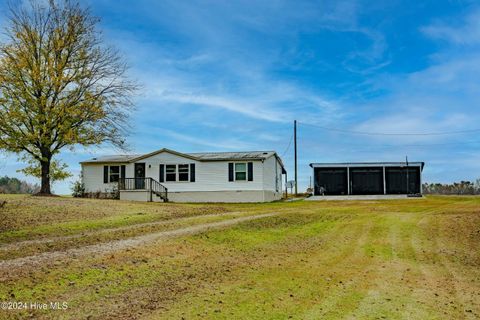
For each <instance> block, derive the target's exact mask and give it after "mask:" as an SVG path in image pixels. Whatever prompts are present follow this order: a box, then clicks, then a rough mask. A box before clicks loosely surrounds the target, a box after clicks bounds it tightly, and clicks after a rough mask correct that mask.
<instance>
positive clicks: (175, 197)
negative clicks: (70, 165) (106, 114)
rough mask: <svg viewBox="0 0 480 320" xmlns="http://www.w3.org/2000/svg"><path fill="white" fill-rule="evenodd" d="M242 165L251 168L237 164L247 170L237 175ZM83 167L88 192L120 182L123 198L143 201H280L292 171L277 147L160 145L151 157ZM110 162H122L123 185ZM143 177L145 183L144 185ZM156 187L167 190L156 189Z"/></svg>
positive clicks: (113, 159) (121, 158)
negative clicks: (187, 149)
mask: <svg viewBox="0 0 480 320" xmlns="http://www.w3.org/2000/svg"><path fill="white" fill-rule="evenodd" d="M240 163H241V164H245V170H246V171H243V169H242V168H243V167H242V166H237V167H239V168H240V167H241V168H240V169H242V172H238V173H237V174H236V172H235V167H236V164H240ZM81 165H82V181H83V184H84V187H85V191H86V192H87V193H97V192H101V193H108V192H112V191H113V190H115V189H116V188H117V187H119V186H120V199H125V200H139V201H163V200H166V199H168V200H169V201H179V202H267V201H274V200H279V199H281V197H282V174H286V171H285V167H284V165H283V163H282V161H281V159H280V157H279V156H278V155H277V153H276V152H274V151H253V152H208V153H188V154H185V153H180V152H177V151H174V150H169V149H160V150H158V151H155V152H152V153H148V154H145V155H120V156H108V157H99V158H93V159H91V160H89V161H84V162H81ZM109 166H119V168H120V172H121V173H120V175H119V179H120V182H121V183H118V182H115V180H116V178H115V177H116V175H115V172H116V171H117V169H114V170H113V171H112V172H114V178H113V180H112V179H111V177H110V169H109ZM105 167H106V168H105ZM232 168H233V172H232ZM279 168H280V170H279ZM167 169H168V172H167ZM180 169H181V172H180ZM142 171H143V172H142ZM243 172H244V173H243ZM142 175H143V177H144V178H142ZM139 179H144V180H145V181H144V182H141V183H139ZM130 180H131V181H130ZM172 180H175V181H172ZM180 180H181V181H180ZM129 181H130V182H132V183H130V184H129V183H128V182H129ZM142 181H143V180H142ZM157 184H158V185H160V186H161V187H158V185H157ZM126 185H130V188H129V187H127V186H126ZM132 186H133V187H132ZM154 186H157V187H156V188H157V189H158V188H166V190H163V189H161V190H162V191H159V192H158V193H156V192H155V190H157V189H156V188H154ZM152 190H153V192H152ZM142 191H143V192H142ZM157 191H158V190H157ZM162 192H163V193H162ZM160 193H162V194H160Z"/></svg>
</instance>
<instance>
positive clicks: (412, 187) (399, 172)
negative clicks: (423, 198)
mask: <svg viewBox="0 0 480 320" xmlns="http://www.w3.org/2000/svg"><path fill="white" fill-rule="evenodd" d="M385 178H386V179H387V194H406V193H420V168H408V188H407V168H406V167H403V168H402V167H391V168H385ZM407 189H408V190H407Z"/></svg>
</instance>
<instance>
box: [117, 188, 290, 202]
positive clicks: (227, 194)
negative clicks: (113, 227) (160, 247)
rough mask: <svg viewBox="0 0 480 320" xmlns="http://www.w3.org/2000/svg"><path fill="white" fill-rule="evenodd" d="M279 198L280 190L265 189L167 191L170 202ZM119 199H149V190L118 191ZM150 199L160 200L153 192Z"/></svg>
mask: <svg viewBox="0 0 480 320" xmlns="http://www.w3.org/2000/svg"><path fill="white" fill-rule="evenodd" d="M281 198H282V193H281V192H274V191H266V190H248V191H247V190H238V191H185V192H170V191H169V192H168V201H170V202H271V201H275V200H280V199H281ZM120 200H131V201H150V192H149V191H144V190H128V191H120ZM152 201H162V200H161V199H160V198H159V197H157V196H156V195H155V194H153V196H152Z"/></svg>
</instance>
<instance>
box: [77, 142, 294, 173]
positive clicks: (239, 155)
mask: <svg viewBox="0 0 480 320" xmlns="http://www.w3.org/2000/svg"><path fill="white" fill-rule="evenodd" d="M161 152H169V153H172V154H176V155H178V156H181V157H186V158H190V159H193V160H198V161H222V160H223V161H229V160H232V161H235V160H265V159H267V158H270V157H272V156H275V157H277V159H278V160H279V162H280V164H281V165H282V168H283V170H284V171H285V168H284V165H283V163H282V160H281V159H280V157H279V156H278V155H277V153H276V152H275V151H241V152H194V153H180V152H177V151H174V150H170V149H166V148H163V149H160V150H157V151H154V152H151V153H146V154H134V155H112V156H101V157H95V158H92V159H90V160H87V161H83V162H80V163H107V162H114V163H118V162H134V161H138V160H141V159H145V158H148V157H151V156H153V155H156V154H158V153H161Z"/></svg>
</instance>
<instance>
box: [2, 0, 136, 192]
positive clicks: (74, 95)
mask: <svg viewBox="0 0 480 320" xmlns="http://www.w3.org/2000/svg"><path fill="white" fill-rule="evenodd" d="M98 22H99V19H98V18H96V17H94V16H92V14H91V12H90V11H89V9H88V8H82V7H81V6H80V5H79V4H78V3H76V2H71V1H69V0H64V1H62V2H59V1H54V0H50V1H49V2H48V3H47V4H46V5H45V4H41V3H40V2H36V1H33V0H32V1H31V2H30V3H29V5H27V6H25V5H22V3H21V2H20V1H18V2H17V3H16V4H13V5H11V6H10V17H9V23H8V26H7V27H6V30H5V33H6V35H7V39H8V40H7V41H6V42H5V43H2V44H0V150H1V149H3V150H6V151H8V152H13V153H16V154H19V155H23V156H25V155H26V156H28V157H31V158H32V159H34V160H35V161H36V162H37V163H38V165H39V166H40V170H41V190H40V194H50V193H51V192H50V171H51V165H52V158H53V157H54V156H55V155H56V154H58V153H59V152H60V150H61V149H62V148H65V147H70V148H73V147H75V146H78V145H83V146H88V145H94V144H100V143H104V142H107V143H111V144H113V145H115V146H118V147H122V146H123V137H124V136H125V134H126V133H127V131H128V130H127V129H128V124H127V120H128V116H129V114H130V112H131V111H132V110H133V104H132V102H131V96H132V94H133V93H134V92H135V90H136V88H137V86H136V84H135V83H134V82H132V81H130V80H128V78H127V77H126V70H127V65H126V64H125V62H124V61H123V60H122V59H121V57H120V55H119V53H118V51H116V50H115V49H113V48H112V47H109V46H106V45H104V44H103V42H102V39H101V36H100V32H99V31H98V30H97V25H98Z"/></svg>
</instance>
